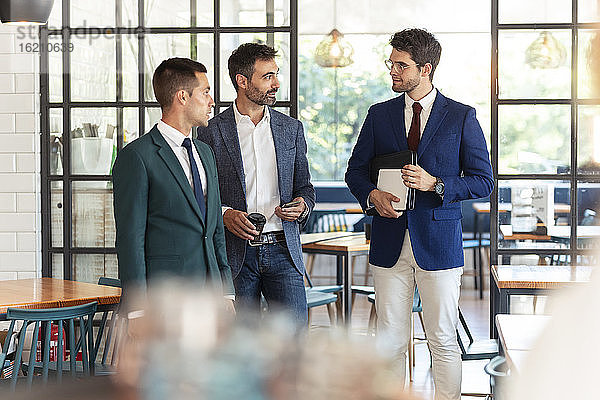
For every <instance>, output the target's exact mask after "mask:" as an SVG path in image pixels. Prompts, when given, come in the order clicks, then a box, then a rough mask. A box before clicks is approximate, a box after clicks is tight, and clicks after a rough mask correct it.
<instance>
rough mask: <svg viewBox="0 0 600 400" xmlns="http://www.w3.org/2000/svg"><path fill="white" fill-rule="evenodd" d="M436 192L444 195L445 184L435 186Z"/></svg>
mask: <svg viewBox="0 0 600 400" xmlns="http://www.w3.org/2000/svg"><path fill="white" fill-rule="evenodd" d="M435 192H436V193H437V194H439V195H441V194H442V193H444V184H443V183H440V182H438V183H436V184H435Z"/></svg>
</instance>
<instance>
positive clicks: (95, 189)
mask: <svg viewBox="0 0 600 400" xmlns="http://www.w3.org/2000/svg"><path fill="white" fill-rule="evenodd" d="M71 195H72V215H71V220H72V230H73V232H72V235H73V237H72V241H71V242H72V246H73V247H114V245H115V231H116V230H115V221H114V216H113V194H112V185H111V184H110V182H108V181H86V182H80V181H75V182H73V186H72V191H71Z"/></svg>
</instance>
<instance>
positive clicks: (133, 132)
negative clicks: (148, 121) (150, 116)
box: [123, 108, 148, 146]
mask: <svg viewBox="0 0 600 400" xmlns="http://www.w3.org/2000/svg"><path fill="white" fill-rule="evenodd" d="M139 118H140V114H139V109H137V108H124V109H123V146H126V145H128V144H129V143H131V142H133V141H134V140H135V139H137V138H138V137H140V124H139V122H140V121H139ZM146 126H148V125H146Z"/></svg>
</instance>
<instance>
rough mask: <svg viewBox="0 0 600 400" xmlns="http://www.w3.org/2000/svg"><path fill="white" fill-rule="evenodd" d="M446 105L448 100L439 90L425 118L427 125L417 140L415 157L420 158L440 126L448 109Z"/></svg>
mask: <svg viewBox="0 0 600 400" xmlns="http://www.w3.org/2000/svg"><path fill="white" fill-rule="evenodd" d="M447 105H448V100H446V97H444V96H443V95H442V94H441V93H440V92H439V91H438V92H437V95H436V97H435V101H434V102H433V108H432V109H431V114H429V119H428V120H427V125H425V130H424V131H423V135H422V136H421V140H420V141H419V147H417V159H419V158H421V155H422V154H423V152H424V151H425V148H426V147H427V145H428V144H429V142H431V139H432V138H433V135H435V133H436V132H437V130H438V128H439V127H440V125H441V123H442V121H443V120H444V118H445V117H446V114H448V110H446V106H447Z"/></svg>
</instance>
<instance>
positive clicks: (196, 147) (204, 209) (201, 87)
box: [113, 58, 234, 307]
mask: <svg viewBox="0 0 600 400" xmlns="http://www.w3.org/2000/svg"><path fill="white" fill-rule="evenodd" d="M206 72H207V71H206V67H204V65H202V64H201V63H199V62H196V61H192V60H190V59H184V58H171V59H168V60H165V61H163V62H162V63H161V64H160V65H159V66H158V68H157V69H156V71H155V72H154V76H153V78H152V84H153V87H154V94H155V96H156V99H157V100H158V102H159V103H160V105H161V109H162V118H161V120H160V121H159V122H158V124H156V125H155V126H154V127H153V128H152V129H151V130H150V132H148V133H147V134H146V135H144V136H142V137H140V138H139V139H137V140H135V141H133V142H132V143H130V144H128V145H127V146H126V147H125V148H123V150H122V151H120V152H119V155H118V157H117V160H116V161H115V165H114V168H113V187H114V209H115V222H116V226H117V239H116V248H117V256H118V260H119V277H120V279H121V281H122V284H123V287H124V290H125V291H127V290H128V288H129V287H138V288H142V289H145V287H146V283H147V282H151V281H155V280H157V279H161V278H164V277H179V278H184V279H186V280H197V281H198V282H199V283H200V286H209V287H212V288H217V289H218V290H221V291H222V292H223V294H224V295H225V297H226V298H227V299H229V300H230V301H228V302H227V304H228V307H233V300H234V288H233V281H232V278H231V269H230V267H229V264H228V263H227V254H226V251H225V236H224V230H223V219H222V217H221V198H220V193H219V183H218V178H217V168H216V164H215V157H214V154H213V152H212V150H211V149H210V147H209V146H208V145H206V144H204V143H202V142H200V141H198V140H196V139H193V138H192V135H191V132H192V127H194V126H207V125H208V119H209V116H210V112H211V109H212V107H213V106H214V101H213V99H212V97H211V96H210V86H209V84H208V79H207V78H206Z"/></svg>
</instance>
